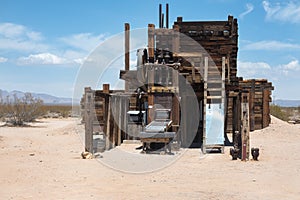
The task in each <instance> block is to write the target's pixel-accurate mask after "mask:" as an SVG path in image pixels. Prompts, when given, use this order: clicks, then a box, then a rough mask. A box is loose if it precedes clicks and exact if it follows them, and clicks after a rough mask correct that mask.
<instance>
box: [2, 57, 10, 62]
mask: <svg viewBox="0 0 300 200" xmlns="http://www.w3.org/2000/svg"><path fill="white" fill-rule="evenodd" d="M7 61H8V59H7V58H4V57H0V63H5V62H7Z"/></svg>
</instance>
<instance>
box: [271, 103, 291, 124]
mask: <svg viewBox="0 0 300 200" xmlns="http://www.w3.org/2000/svg"><path fill="white" fill-rule="evenodd" d="M270 113H271V115H273V116H274V117H277V118H279V119H281V120H283V121H288V120H289V114H288V113H287V112H286V111H284V110H283V109H282V108H281V107H280V106H277V105H271V106H270Z"/></svg>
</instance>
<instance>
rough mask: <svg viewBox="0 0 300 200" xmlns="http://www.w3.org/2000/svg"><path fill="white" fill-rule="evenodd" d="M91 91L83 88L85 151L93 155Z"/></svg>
mask: <svg viewBox="0 0 300 200" xmlns="http://www.w3.org/2000/svg"><path fill="white" fill-rule="evenodd" d="M93 99H94V97H93V91H92V90H91V88H90V87H87V88H85V101H84V103H85V105H84V109H85V124H84V125H85V142H84V143H85V151H88V152H90V153H93V120H94V104H93V102H94V101H93Z"/></svg>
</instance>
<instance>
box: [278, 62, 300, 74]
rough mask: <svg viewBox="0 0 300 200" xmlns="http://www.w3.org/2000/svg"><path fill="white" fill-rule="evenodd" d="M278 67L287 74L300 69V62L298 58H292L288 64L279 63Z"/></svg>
mask: <svg viewBox="0 0 300 200" xmlns="http://www.w3.org/2000/svg"><path fill="white" fill-rule="evenodd" d="M280 69H281V71H282V72H283V73H284V74H285V75H289V73H290V72H292V73H294V72H296V71H300V64H299V61H298V60H292V61H291V62H289V63H288V64H285V65H281V66H280Z"/></svg>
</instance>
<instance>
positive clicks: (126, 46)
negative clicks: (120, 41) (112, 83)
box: [125, 23, 130, 92]
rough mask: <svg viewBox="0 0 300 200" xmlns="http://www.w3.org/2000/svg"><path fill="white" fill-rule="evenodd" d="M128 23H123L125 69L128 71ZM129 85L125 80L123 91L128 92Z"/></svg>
mask: <svg viewBox="0 0 300 200" xmlns="http://www.w3.org/2000/svg"><path fill="white" fill-rule="evenodd" d="M129 51H130V25H129V23H125V71H129V66H130V64H129V60H130V54H129ZM128 90H129V85H128V82H127V81H125V92H128Z"/></svg>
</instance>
